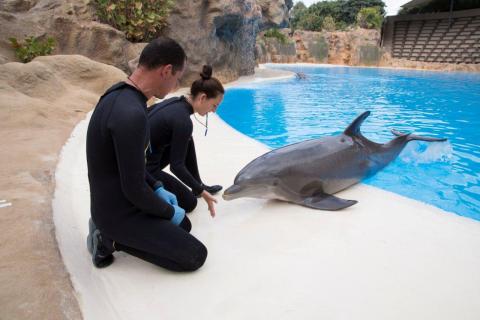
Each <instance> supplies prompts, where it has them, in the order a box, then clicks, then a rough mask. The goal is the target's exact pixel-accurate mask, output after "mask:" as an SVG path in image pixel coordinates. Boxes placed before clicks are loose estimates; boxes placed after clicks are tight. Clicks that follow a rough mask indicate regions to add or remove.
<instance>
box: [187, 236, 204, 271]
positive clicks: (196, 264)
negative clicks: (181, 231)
mask: <svg viewBox="0 0 480 320" xmlns="http://www.w3.org/2000/svg"><path fill="white" fill-rule="evenodd" d="M207 255H208V251H207V248H206V247H205V246H204V245H203V244H201V243H200V244H199V245H198V247H197V249H196V250H195V252H193V254H191V255H190V256H189V257H188V259H186V261H184V264H183V268H184V270H185V271H195V270H197V269H200V267H201V266H203V264H204V263H205V260H207Z"/></svg>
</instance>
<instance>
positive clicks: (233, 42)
mask: <svg viewBox="0 0 480 320" xmlns="http://www.w3.org/2000/svg"><path fill="white" fill-rule="evenodd" d="M287 2H288V1H287ZM288 10H289V8H288V7H287V5H286V4H285V1H283V0H279V1H263V0H257V1H255V0H245V1H236V0H222V1H219V0H217V1H215V0H212V1H205V0H193V1H191V0H178V1H176V5H175V8H174V10H173V11H172V12H171V15H170V17H169V20H168V21H169V27H168V28H167V29H166V31H165V34H166V35H168V36H170V37H172V38H174V39H176V40H178V41H179V42H180V43H181V44H182V46H183V47H184V48H185V49H186V52H187V55H188V66H189V69H188V72H187V73H186V75H185V76H184V78H185V80H184V82H185V83H190V81H191V80H193V79H196V78H198V73H199V72H200V71H201V69H202V66H203V65H204V64H211V65H212V66H213V70H214V76H216V77H218V78H220V79H221V80H222V81H231V80H234V79H236V78H238V77H239V76H241V75H247V74H252V73H253V69H254V67H255V56H254V48H255V39H256V35H257V31H258V30H259V28H261V27H265V28H266V27H268V26H273V25H285V24H286V23H287V21H288Z"/></svg>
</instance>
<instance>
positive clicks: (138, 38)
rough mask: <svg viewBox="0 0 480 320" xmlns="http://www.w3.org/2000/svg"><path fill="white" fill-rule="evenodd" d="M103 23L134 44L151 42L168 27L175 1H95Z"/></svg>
mask: <svg viewBox="0 0 480 320" xmlns="http://www.w3.org/2000/svg"><path fill="white" fill-rule="evenodd" d="M93 2H94V4H95V7H96V9H97V15H98V17H99V18H100V20H101V21H103V22H105V23H108V24H109V25H111V26H112V27H114V28H116V29H118V30H120V31H123V32H125V35H126V36H127V39H128V40H130V41H134V42H142V41H146V42H147V41H150V40H152V39H154V38H155V37H156V36H158V34H159V32H160V31H161V30H162V29H163V28H164V27H165V26H167V18H168V15H169V14H170V10H171V9H172V8H173V5H174V4H175V1H174V0H136V1H135V0H117V1H114V0H93Z"/></svg>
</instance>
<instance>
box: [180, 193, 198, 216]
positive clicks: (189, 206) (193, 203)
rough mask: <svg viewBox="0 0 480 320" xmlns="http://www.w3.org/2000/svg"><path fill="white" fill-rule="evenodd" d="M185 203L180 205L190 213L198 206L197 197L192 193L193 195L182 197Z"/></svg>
mask: <svg viewBox="0 0 480 320" xmlns="http://www.w3.org/2000/svg"><path fill="white" fill-rule="evenodd" d="M181 200H183V201H181V202H183V203H179V204H180V206H181V207H182V208H183V209H184V210H185V212H186V213H190V212H192V211H193V210H195V208H196V207H197V204H198V201H197V198H196V197H195V196H194V195H193V194H192V195H191V196H190V195H189V196H187V197H184V199H181Z"/></svg>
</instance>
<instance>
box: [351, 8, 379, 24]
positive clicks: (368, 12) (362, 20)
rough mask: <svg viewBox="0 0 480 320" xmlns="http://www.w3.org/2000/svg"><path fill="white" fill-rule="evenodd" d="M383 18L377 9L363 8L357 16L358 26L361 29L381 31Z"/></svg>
mask: <svg viewBox="0 0 480 320" xmlns="http://www.w3.org/2000/svg"><path fill="white" fill-rule="evenodd" d="M382 21H383V16H382V15H381V14H380V10H379V9H378V8H376V7H371V8H362V9H360V11H359V12H358V14H357V24H358V26H359V27H361V28H366V29H380V27H381V26H382Z"/></svg>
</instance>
